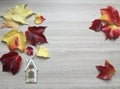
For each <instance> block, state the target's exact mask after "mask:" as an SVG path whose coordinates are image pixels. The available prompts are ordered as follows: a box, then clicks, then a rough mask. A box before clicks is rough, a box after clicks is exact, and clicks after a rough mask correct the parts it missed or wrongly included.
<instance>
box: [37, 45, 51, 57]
mask: <svg viewBox="0 0 120 89" xmlns="http://www.w3.org/2000/svg"><path fill="white" fill-rule="evenodd" d="M36 56H39V57H42V58H49V57H50V54H49V51H48V49H47V48H46V47H45V46H40V47H39V48H38V50H37V53H36Z"/></svg>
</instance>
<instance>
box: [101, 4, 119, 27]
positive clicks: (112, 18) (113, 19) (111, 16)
mask: <svg viewBox="0 0 120 89" xmlns="http://www.w3.org/2000/svg"><path fill="white" fill-rule="evenodd" d="M101 14H102V17H101V20H103V21H106V22H107V23H109V24H115V25H118V26H120V16H119V13H118V11H117V10H116V9H115V8H114V7H112V6H108V7H107V8H103V9H101Z"/></svg>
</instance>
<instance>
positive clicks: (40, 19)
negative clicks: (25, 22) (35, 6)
mask: <svg viewBox="0 0 120 89" xmlns="http://www.w3.org/2000/svg"><path fill="white" fill-rule="evenodd" d="M44 20H45V18H44V17H43V16H42V15H39V14H36V15H35V20H34V22H35V24H41V23H42V22H43V21H44Z"/></svg>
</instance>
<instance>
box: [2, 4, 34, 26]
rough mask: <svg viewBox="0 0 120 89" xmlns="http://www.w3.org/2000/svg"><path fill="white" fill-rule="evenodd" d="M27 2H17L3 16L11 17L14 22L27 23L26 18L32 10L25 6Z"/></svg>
mask: <svg viewBox="0 0 120 89" xmlns="http://www.w3.org/2000/svg"><path fill="white" fill-rule="evenodd" d="M26 6H27V4H19V5H16V6H15V7H13V8H12V9H11V10H8V11H7V12H6V13H5V14H4V15H3V18H5V19H12V20H14V21H16V22H20V23H22V24H28V22H27V21H26V18H27V17H28V16H30V15H32V14H33V11H32V10H29V9H27V8H26Z"/></svg>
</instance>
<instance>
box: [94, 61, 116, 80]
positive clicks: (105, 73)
mask: <svg viewBox="0 0 120 89" xmlns="http://www.w3.org/2000/svg"><path fill="white" fill-rule="evenodd" d="M96 68H97V69H98V71H99V72H100V74H98V75H97V78H100V79H103V80H110V79H111V78H112V76H113V75H114V74H115V68H114V66H113V65H111V64H110V63H109V62H108V61H107V60H106V61H105V66H101V65H99V66H96Z"/></svg>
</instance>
